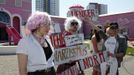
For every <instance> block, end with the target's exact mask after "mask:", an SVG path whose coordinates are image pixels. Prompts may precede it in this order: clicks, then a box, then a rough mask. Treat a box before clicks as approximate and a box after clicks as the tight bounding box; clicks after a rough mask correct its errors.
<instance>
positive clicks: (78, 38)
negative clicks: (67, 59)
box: [64, 34, 84, 46]
mask: <svg viewBox="0 0 134 75" xmlns="http://www.w3.org/2000/svg"><path fill="white" fill-rule="evenodd" d="M64 39H65V43H66V46H72V45H77V44H81V43H83V41H84V35H83V34H75V35H68V36H65V38H64Z"/></svg>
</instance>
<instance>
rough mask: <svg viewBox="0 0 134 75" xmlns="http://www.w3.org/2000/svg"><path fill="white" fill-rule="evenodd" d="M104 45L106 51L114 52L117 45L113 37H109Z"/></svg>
mask: <svg viewBox="0 0 134 75" xmlns="http://www.w3.org/2000/svg"><path fill="white" fill-rule="evenodd" d="M105 47H106V50H107V51H110V52H111V53H113V54H114V53H115V50H116V47H117V41H116V38H115V37H109V38H108V39H107V40H106V41H105Z"/></svg>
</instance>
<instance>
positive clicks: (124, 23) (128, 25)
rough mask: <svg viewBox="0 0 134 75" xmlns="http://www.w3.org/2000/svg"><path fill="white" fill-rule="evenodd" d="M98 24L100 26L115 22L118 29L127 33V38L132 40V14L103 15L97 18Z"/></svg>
mask: <svg viewBox="0 0 134 75" xmlns="http://www.w3.org/2000/svg"><path fill="white" fill-rule="evenodd" d="M99 22H100V23H101V24H102V25H106V24H107V23H110V22H117V23H118V24H119V27H120V29H121V30H124V31H126V32H127V35H128V38H130V39H131V38H134V12H126V13H118V14H112V15H103V16H100V17H99Z"/></svg>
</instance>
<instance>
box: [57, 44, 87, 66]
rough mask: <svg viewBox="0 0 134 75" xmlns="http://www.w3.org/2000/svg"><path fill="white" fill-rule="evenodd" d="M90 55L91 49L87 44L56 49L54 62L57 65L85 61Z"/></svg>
mask: <svg viewBox="0 0 134 75" xmlns="http://www.w3.org/2000/svg"><path fill="white" fill-rule="evenodd" d="M88 55H89V47H88V46H87V45H85V44H83V45H77V46H71V47H65V48H58V49H55V55H54V62H55V64H56V65H58V64H63V63H67V62H69V61H75V60H78V59H83V58H85V57H87V56H88Z"/></svg>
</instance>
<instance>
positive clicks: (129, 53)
mask: <svg viewBox="0 0 134 75" xmlns="http://www.w3.org/2000/svg"><path fill="white" fill-rule="evenodd" d="M127 55H132V56H134V48H130V47H129V48H127Z"/></svg>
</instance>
